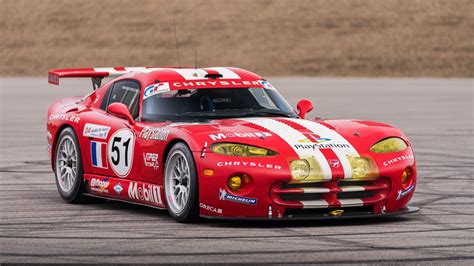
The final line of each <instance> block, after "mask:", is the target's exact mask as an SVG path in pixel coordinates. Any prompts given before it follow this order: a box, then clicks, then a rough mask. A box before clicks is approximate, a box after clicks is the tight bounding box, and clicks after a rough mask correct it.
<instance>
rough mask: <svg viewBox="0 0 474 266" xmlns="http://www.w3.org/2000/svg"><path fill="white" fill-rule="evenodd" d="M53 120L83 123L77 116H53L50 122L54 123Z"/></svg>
mask: <svg viewBox="0 0 474 266" xmlns="http://www.w3.org/2000/svg"><path fill="white" fill-rule="evenodd" d="M53 120H63V121H70V122H73V123H79V121H81V118H80V117H77V116H75V115H67V114H52V115H50V116H49V121H53Z"/></svg>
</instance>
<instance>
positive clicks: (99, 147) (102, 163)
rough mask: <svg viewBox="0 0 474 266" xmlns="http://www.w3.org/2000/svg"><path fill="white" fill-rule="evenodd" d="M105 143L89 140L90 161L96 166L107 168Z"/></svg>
mask: <svg viewBox="0 0 474 266" xmlns="http://www.w3.org/2000/svg"><path fill="white" fill-rule="evenodd" d="M106 152H107V143H105V142H99V141H91V162H92V166H94V167H97V168H104V169H107V168H109V167H108V165H107V156H106Z"/></svg>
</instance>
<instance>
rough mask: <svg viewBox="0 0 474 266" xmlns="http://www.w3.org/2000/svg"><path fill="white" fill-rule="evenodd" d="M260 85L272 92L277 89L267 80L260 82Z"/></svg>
mask: <svg viewBox="0 0 474 266" xmlns="http://www.w3.org/2000/svg"><path fill="white" fill-rule="evenodd" d="M258 83H260V85H262V87H264V88H265V89H270V90H274V89H275V88H274V87H273V86H272V84H270V82H268V81H266V80H259V81H258Z"/></svg>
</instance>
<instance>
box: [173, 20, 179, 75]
mask: <svg viewBox="0 0 474 266" xmlns="http://www.w3.org/2000/svg"><path fill="white" fill-rule="evenodd" d="M173 26H174V40H175V42H176V53H177V54H178V66H179V68H181V58H180V57H179V46H178V36H177V35H176V21H175V20H173Z"/></svg>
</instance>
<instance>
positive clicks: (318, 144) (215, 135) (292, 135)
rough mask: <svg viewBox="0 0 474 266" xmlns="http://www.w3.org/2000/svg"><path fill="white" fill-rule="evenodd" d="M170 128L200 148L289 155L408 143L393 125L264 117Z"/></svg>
mask: <svg viewBox="0 0 474 266" xmlns="http://www.w3.org/2000/svg"><path fill="white" fill-rule="evenodd" d="M170 126H172V127H173V128H176V129H179V130H180V131H184V132H186V133H187V134H188V135H191V136H192V139H194V140H195V141H197V142H198V143H199V144H198V143H196V144H197V145H198V146H201V145H203V146H205V145H206V144H207V145H210V144H212V143H215V142H232V143H242V144H249V145H254V146H259V147H263V148H267V149H271V150H274V151H277V152H278V153H280V154H287V155H292V154H295V152H296V153H301V151H304V150H316V149H333V150H337V149H345V150H346V151H348V152H349V153H350V152H354V153H367V152H368V151H369V150H370V148H371V146H372V145H373V144H375V143H376V142H377V141H379V140H381V139H384V138H387V137H391V136H397V137H401V138H403V139H405V140H406V138H405V137H404V136H403V134H402V132H401V131H400V130H398V129H396V128H394V127H392V126H390V125H387V124H383V123H379V122H374V121H365V120H305V119H296V118H274V117H272V118H268V117H262V118H243V119H222V120H213V121H211V122H208V123H175V124H172V125H170ZM201 147H202V146H201ZM298 151H300V152H298ZM303 153H304V152H303Z"/></svg>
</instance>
